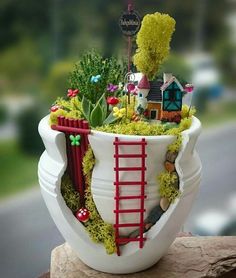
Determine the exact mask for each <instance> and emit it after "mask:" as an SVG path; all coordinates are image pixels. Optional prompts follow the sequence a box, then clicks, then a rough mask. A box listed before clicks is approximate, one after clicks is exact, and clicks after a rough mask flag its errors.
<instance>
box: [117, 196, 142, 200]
mask: <svg viewBox="0 0 236 278" xmlns="http://www.w3.org/2000/svg"><path fill="white" fill-rule="evenodd" d="M146 198H147V196H146V195H145V196H140V195H138V196H119V197H114V199H115V200H131V199H146Z"/></svg>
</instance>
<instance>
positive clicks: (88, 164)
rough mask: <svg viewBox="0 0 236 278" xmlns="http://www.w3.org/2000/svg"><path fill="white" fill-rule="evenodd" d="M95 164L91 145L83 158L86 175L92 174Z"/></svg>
mask: <svg viewBox="0 0 236 278" xmlns="http://www.w3.org/2000/svg"><path fill="white" fill-rule="evenodd" d="M94 165H95V157H94V155H93V150H92V148H91V147H90V146H89V148H88V150H87V152H86V153H85V155H84V158H83V173H84V175H85V176H88V175H91V172H92V170H93V167H94Z"/></svg>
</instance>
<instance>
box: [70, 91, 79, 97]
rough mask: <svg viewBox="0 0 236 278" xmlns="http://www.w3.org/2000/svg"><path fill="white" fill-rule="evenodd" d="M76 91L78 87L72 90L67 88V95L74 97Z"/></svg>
mask: <svg viewBox="0 0 236 278" xmlns="http://www.w3.org/2000/svg"><path fill="white" fill-rule="evenodd" d="M78 93H79V90H78V89H75V90H73V89H68V90H67V96H68V97H76V96H77V95H78Z"/></svg>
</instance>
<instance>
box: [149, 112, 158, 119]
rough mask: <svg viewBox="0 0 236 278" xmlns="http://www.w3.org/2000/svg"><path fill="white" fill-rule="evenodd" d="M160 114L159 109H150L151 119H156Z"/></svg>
mask: <svg viewBox="0 0 236 278" xmlns="http://www.w3.org/2000/svg"><path fill="white" fill-rule="evenodd" d="M157 115H158V110H151V111H150V119H151V120H156V119H157Z"/></svg>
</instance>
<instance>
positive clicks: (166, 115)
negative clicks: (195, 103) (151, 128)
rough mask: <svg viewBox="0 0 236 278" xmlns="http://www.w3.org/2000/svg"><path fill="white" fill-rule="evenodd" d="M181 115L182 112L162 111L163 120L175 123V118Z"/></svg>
mask: <svg viewBox="0 0 236 278" xmlns="http://www.w3.org/2000/svg"><path fill="white" fill-rule="evenodd" d="M179 115H181V111H161V119H163V120H168V121H173V118H174V117H175V116H179Z"/></svg>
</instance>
